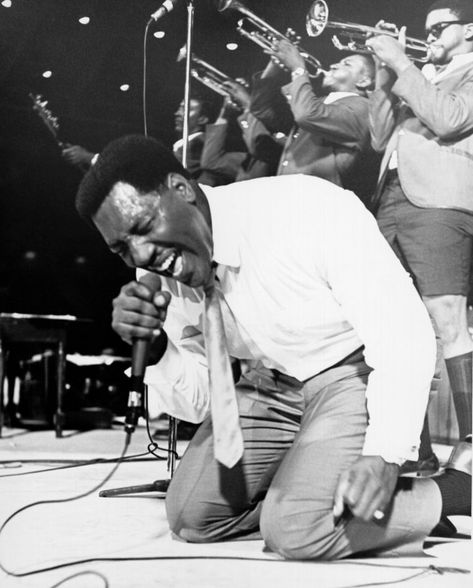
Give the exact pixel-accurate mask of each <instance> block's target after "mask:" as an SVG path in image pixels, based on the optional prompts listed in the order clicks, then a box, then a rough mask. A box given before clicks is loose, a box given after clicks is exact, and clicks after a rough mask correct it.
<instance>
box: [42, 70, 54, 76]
mask: <svg viewBox="0 0 473 588" xmlns="http://www.w3.org/2000/svg"><path fill="white" fill-rule="evenodd" d="M41 75H42V76H43V78H50V77H51V76H52V75H53V72H52V71H51V70H50V69H47V70H46V71H43V73H42V74H41Z"/></svg>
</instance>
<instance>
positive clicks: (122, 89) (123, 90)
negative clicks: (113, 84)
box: [120, 84, 130, 92]
mask: <svg viewBox="0 0 473 588" xmlns="http://www.w3.org/2000/svg"><path fill="white" fill-rule="evenodd" d="M129 89H130V84H122V85H121V86H120V90H121V91H122V92H128V90H129Z"/></svg>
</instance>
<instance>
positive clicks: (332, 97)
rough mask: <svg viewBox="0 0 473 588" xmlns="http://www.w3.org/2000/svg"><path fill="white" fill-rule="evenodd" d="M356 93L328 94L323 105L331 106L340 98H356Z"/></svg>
mask: <svg viewBox="0 0 473 588" xmlns="http://www.w3.org/2000/svg"><path fill="white" fill-rule="evenodd" d="M358 95H359V94H357V93H356V92H330V94H327V96H325V99H324V104H332V102H336V101H337V100H340V99H341V98H347V97H348V96H358Z"/></svg>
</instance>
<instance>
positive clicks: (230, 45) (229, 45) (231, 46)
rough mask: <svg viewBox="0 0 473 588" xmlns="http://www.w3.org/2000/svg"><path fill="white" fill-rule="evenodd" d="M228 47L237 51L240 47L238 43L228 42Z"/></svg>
mask: <svg viewBox="0 0 473 588" xmlns="http://www.w3.org/2000/svg"><path fill="white" fill-rule="evenodd" d="M226 47H227V49H228V50H229V51H235V50H236V49H238V43H227V45H226Z"/></svg>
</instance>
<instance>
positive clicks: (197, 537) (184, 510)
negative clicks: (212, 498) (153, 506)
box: [166, 484, 212, 543]
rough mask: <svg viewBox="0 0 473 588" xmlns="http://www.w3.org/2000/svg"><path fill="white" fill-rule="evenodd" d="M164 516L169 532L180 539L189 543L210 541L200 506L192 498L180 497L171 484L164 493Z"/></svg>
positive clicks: (179, 493)
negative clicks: (165, 516)
mask: <svg viewBox="0 0 473 588" xmlns="http://www.w3.org/2000/svg"><path fill="white" fill-rule="evenodd" d="M166 514H167V519H168V524H169V528H170V530H171V531H172V533H174V534H175V535H176V536H177V537H179V538H180V539H183V540H184V541H188V542H190V543H207V542H209V541H212V539H211V538H210V535H211V533H210V530H209V529H208V527H207V526H206V524H205V520H206V516H205V513H204V512H203V509H202V508H201V506H200V505H199V504H196V503H195V502H194V501H193V500H192V498H189V497H184V496H182V493H181V492H179V489H175V486H173V485H172V484H171V485H170V486H169V489H168V491H167V493H166Z"/></svg>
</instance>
